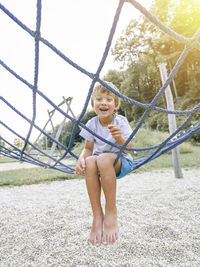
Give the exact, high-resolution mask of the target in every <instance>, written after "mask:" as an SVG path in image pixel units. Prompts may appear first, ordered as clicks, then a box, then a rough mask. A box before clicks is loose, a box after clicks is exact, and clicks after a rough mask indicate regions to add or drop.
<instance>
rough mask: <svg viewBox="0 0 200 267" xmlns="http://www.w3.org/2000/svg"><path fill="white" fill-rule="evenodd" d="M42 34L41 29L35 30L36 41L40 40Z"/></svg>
mask: <svg viewBox="0 0 200 267" xmlns="http://www.w3.org/2000/svg"><path fill="white" fill-rule="evenodd" d="M40 36H41V34H40V31H35V32H34V33H33V37H34V39H35V40H36V41H38V40H39V39H40Z"/></svg>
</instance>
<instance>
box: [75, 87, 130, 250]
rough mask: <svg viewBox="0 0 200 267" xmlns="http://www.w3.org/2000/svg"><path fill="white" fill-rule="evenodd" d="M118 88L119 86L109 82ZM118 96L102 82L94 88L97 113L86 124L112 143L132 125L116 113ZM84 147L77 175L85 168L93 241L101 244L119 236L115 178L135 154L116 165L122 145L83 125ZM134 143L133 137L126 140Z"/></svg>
mask: <svg viewBox="0 0 200 267" xmlns="http://www.w3.org/2000/svg"><path fill="white" fill-rule="evenodd" d="M108 84H109V85H110V86H111V87H112V88H114V89H115V90H116V91H118V89H117V88H116V87H115V86H114V85H113V84H112V83H108ZM119 104H120V101H119V98H118V97H117V96H116V95H115V94H113V93H112V92H110V91H109V90H108V89H107V88H105V87H103V86H102V85H101V84H99V83H98V84H97V85H96V86H95V88H94V90H93V94H92V98H91V105H92V107H93V109H94V111H95V113H96V114H97V116H96V117H94V118H92V119H91V120H89V121H88V122H87V124H86V126H87V127H88V128H89V129H91V130H92V131H93V132H95V133H97V134H98V135H99V136H101V137H103V138H104V139H106V140H109V141H110V142H112V143H115V144H118V145H123V144H124V143H125V141H126V140H127V138H128V137H129V135H130V134H131V133H132V129H131V127H130V125H129V123H128V120H127V119H126V117H124V116H121V115H118V114H116V111H117V109H118V108H119ZM80 135H81V136H82V137H83V138H84V139H85V147H84V149H83V151H82V153H81V155H80V157H79V159H78V162H77V165H76V171H75V174H76V175H81V174H82V173H84V172H85V177H86V186H87V191H88V195H89V199H90V203H91V208H92V212H93V223H92V228H91V233H90V242H91V243H92V244H93V245H96V246H99V245H100V244H101V243H102V244H104V245H108V244H112V243H114V242H115V241H116V240H117V239H118V236H119V229H118V220H117V207H116V179H119V178H122V177H123V176H125V175H126V174H127V173H129V172H130V171H131V170H132V169H133V162H132V157H131V155H130V154H128V153H126V152H123V153H122V155H121V156H120V158H119V160H118V161H117V163H116V164H115V166H114V162H115V159H116V157H117V153H118V152H119V148H116V147H114V146H112V145H109V144H107V143H105V142H103V141H101V140H100V139H99V138H97V137H95V136H94V135H92V134H91V133H89V132H88V131H87V130H85V129H82V130H81V132H80ZM127 147H132V141H131V142H129V143H128V144H127ZM101 187H102V189H103V192H104V195H105V214H104V212H103V208H102V205H101Z"/></svg>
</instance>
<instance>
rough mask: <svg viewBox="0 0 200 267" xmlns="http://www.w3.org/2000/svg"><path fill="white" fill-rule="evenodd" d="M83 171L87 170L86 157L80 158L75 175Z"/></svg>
mask: <svg viewBox="0 0 200 267" xmlns="http://www.w3.org/2000/svg"><path fill="white" fill-rule="evenodd" d="M83 172H85V159H84V158H79V160H78V163H77V165H76V169H75V175H76V176H79V175H81V174H82V173H83Z"/></svg>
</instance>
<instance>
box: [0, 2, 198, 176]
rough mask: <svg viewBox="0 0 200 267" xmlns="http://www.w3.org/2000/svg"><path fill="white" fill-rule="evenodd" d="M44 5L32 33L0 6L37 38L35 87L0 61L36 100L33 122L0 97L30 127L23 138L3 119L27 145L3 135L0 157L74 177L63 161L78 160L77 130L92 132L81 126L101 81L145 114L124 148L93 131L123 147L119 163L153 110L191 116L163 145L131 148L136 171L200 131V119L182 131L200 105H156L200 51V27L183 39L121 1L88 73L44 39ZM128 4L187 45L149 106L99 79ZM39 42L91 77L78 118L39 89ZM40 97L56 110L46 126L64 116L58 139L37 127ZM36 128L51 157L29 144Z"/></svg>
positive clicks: (156, 20) (166, 32)
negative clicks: (64, 137)
mask: <svg viewBox="0 0 200 267" xmlns="http://www.w3.org/2000/svg"><path fill="white" fill-rule="evenodd" d="M41 2H42V1H41V0H38V1H37V23H36V30H35V31H33V30H31V29H30V28H28V27H27V26H26V25H24V24H23V23H22V22H21V21H20V20H19V19H18V18H16V17H15V16H14V15H13V14H12V13H11V12H10V11H9V10H8V9H6V7H4V6H3V5H2V4H1V3H0V9H1V10H2V11H3V12H4V13H5V14H6V15H7V16H8V17H9V18H10V19H11V20H13V22H15V23H17V25H19V27H21V28H22V29H23V30H25V31H26V32H27V33H28V34H29V35H31V36H32V38H33V39H34V42H35V51H34V52H35V72H34V83H33V84H31V83H29V82H28V81H27V80H25V79H24V78H23V77H21V76H20V75H19V74H18V73H16V72H15V71H14V70H13V69H12V68H11V67H9V66H8V65H7V64H6V63H5V62H3V61H2V60H1V59H0V64H1V66H2V67H3V68H4V69H5V70H7V71H8V72H9V73H10V74H11V75H13V76H14V77H16V79H18V80H19V81H21V82H22V83H23V84H25V85H26V86H27V88H29V89H31V90H32V98H33V112H32V114H33V115H32V118H31V119H30V118H28V117H26V116H25V115H24V114H22V113H21V112H20V111H19V110H17V109H16V108H15V107H14V106H13V105H12V104H11V103H9V102H8V101H7V100H6V99H5V98H4V97H3V96H0V101H2V102H3V103H4V104H5V105H7V107H9V108H10V109H11V110H12V111H13V112H15V113H16V114H18V115H19V116H20V117H21V118H23V119H24V120H25V121H26V122H28V123H29V125H30V126H29V130H28V133H27V134H26V136H22V135H20V134H19V133H17V132H15V130H14V129H11V128H10V127H9V125H7V124H6V123H5V122H3V120H0V124H1V126H2V127H4V128H6V129H7V130H8V131H10V132H12V133H13V134H14V135H16V136H17V137H18V138H20V140H22V141H23V144H24V145H23V148H22V149H19V148H18V147H16V146H14V145H13V144H11V143H10V142H9V141H8V140H7V139H6V138H5V137H3V136H2V137H1V139H2V141H3V143H4V144H1V145H0V154H1V155H4V156H6V157H10V158H15V159H18V160H20V161H22V162H23V161H24V162H29V163H32V164H35V165H38V166H43V167H45V168H54V169H57V170H60V171H63V172H67V173H72V174H73V173H74V168H73V166H71V165H68V164H65V163H64V162H63V160H64V159H65V158H66V157H68V156H72V157H73V158H75V159H77V158H78V155H75V154H74V153H73V152H72V150H71V149H72V146H73V143H74V138H75V132H76V130H77V128H78V127H83V128H85V129H87V130H88V131H90V130H89V129H88V128H87V127H86V126H85V125H84V124H83V123H82V119H83V116H84V115H85V113H86V110H87V108H88V104H89V102H90V97H91V94H92V91H93V88H94V85H95V83H96V82H100V83H101V84H102V85H104V86H105V87H106V88H107V89H108V90H110V91H111V92H113V93H114V94H116V95H117V96H118V97H120V98H122V99H124V100H126V101H127V102H129V103H131V104H132V105H136V106H139V107H142V108H143V109H144V113H143V115H142V117H141V119H140V120H139V121H138V123H137V125H136V127H135V129H134V130H133V132H132V134H131V135H130V137H129V138H128V139H127V141H126V143H125V144H124V145H123V146H118V145H116V144H113V143H110V142H109V141H107V140H105V139H103V138H102V137H101V136H98V135H97V134H96V133H94V132H91V131H90V132H91V133H92V134H94V135H95V136H96V137H97V138H99V139H101V140H103V141H104V142H106V143H108V144H110V145H113V146H116V147H119V148H120V152H119V153H118V157H117V159H116V160H118V158H119V156H120V155H121V153H122V152H123V150H124V149H125V147H126V144H128V143H129V142H130V140H131V139H132V138H133V137H134V136H135V135H136V133H137V131H138V130H139V128H140V127H141V126H142V124H143V122H144V121H145V120H146V119H147V117H148V115H149V113H150V112H151V111H152V110H157V111H159V112H164V113H166V114H176V115H182V114H187V115H188V117H187V119H186V120H185V121H184V122H183V123H182V124H181V125H180V126H179V127H178V128H177V129H174V130H173V131H172V132H170V135H169V137H168V138H167V139H166V140H164V141H163V142H162V143H160V144H158V145H155V146H152V147H145V148H132V149H129V150H131V151H134V152H135V153H136V154H137V155H138V156H137V157H135V158H134V166H135V167H134V169H137V168H139V167H140V166H142V165H143V164H145V163H147V162H149V161H151V160H153V159H155V158H157V157H158V156H160V155H162V154H163V153H165V152H167V151H169V150H171V149H173V148H175V147H177V146H178V145H179V144H181V143H182V142H184V141H186V140H188V139H189V138H191V137H192V136H193V135H195V134H197V133H199V132H200V120H198V121H197V122H196V123H195V124H194V125H192V126H188V128H187V130H184V131H183V128H185V127H186V126H187V125H189V122H190V120H191V118H192V117H193V116H194V114H197V113H199V111H200V104H198V105H197V106H196V107H194V108H193V109H191V110H184V111H177V110H170V109H162V108H160V107H157V106H156V104H157V102H158V100H159V99H160V97H161V96H162V95H163V94H164V93H165V91H166V88H167V86H168V85H169V84H170V83H171V82H172V81H173V78H174V76H175V75H176V74H177V73H178V71H179V69H180V67H181V65H182V64H183V62H184V60H185V58H186V56H187V54H188V52H189V51H190V50H191V49H198V50H200V43H199V41H198V39H199V37H200V28H199V29H198V30H197V32H196V33H195V34H194V36H193V37H191V38H186V37H184V36H181V35H180V34H178V33H176V32H174V31H173V30H172V29H170V28H168V27H167V26H166V25H164V24H163V23H162V22H161V21H159V20H158V19H157V18H156V17H155V16H154V15H153V14H151V13H150V12H149V11H147V10H146V9H145V8H144V7H142V6H141V5H140V4H139V3H138V2H137V1H135V0H130V1H125V0H121V1H119V5H118V8H117V10H116V14H115V17H114V20H113V24H112V27H111V30H110V34H109V37H108V40H107V43H106V47H105V51H104V53H103V56H102V59H101V61H100V63H99V65H98V68H97V71H96V73H90V72H88V71H87V70H85V69H84V68H82V67H81V66H79V65H78V64H77V63H75V62H73V61H72V60H71V59H69V58H68V57H67V56H66V55H64V54H63V53H62V52H61V51H59V50H58V49H57V48H56V47H55V46H54V45H53V44H51V43H50V42H49V41H47V40H45V39H44V38H43V37H42V36H41V33H40V26H41V10H42V9H41ZM127 2H129V3H131V4H132V5H133V6H134V7H135V8H137V9H138V10H139V11H140V12H141V13H142V14H143V15H145V16H146V17H147V18H148V19H149V20H150V21H151V22H152V23H153V24H154V25H155V26H156V27H158V28H159V29H160V30H162V31H163V32H164V33H165V34H167V35H169V36H170V37H171V38H173V39H174V40H176V41H177V42H180V43H184V44H185V48H184V50H183V52H182V54H181V55H180V57H179V59H178V61H177V63H176V64H175V66H174V67H173V68H172V71H171V73H170V74H169V76H168V77H167V79H166V80H165V81H164V84H163V86H162V87H161V88H160V90H159V91H158V93H157V94H156V95H155V97H154V98H153V100H152V102H151V103H149V104H144V103H140V102H137V101H135V100H134V99H131V98H129V97H127V96H125V95H123V94H121V93H119V92H117V91H115V90H114V88H112V87H111V86H110V85H108V84H107V83H106V82H104V81H103V80H102V79H101V78H100V74H101V70H102V68H103V66H104V64H105V61H106V58H107V56H108V52H109V50H110V47H111V43H112V40H113V36H114V33H115V29H116V27H117V22H118V19H119V16H120V13H121V10H122V7H123V5H124V4H125V3H127ZM40 42H41V43H43V44H44V45H46V46H47V47H49V49H51V50H52V51H53V52H54V53H56V54H57V55H58V56H60V57H61V58H62V59H63V60H64V61H65V62H66V64H70V65H71V66H72V67H73V68H76V69H77V70H78V71H80V72H82V73H83V74H84V75H86V76H87V77H89V78H90V79H91V85H90V87H89V90H88V95H87V97H86V99H85V104H84V107H83V109H82V112H81V113H80V115H79V116H78V118H76V117H75V116H74V114H73V113H72V111H71V109H70V103H71V102H70V101H71V100H70V99H68V100H67V101H69V102H66V99H64V100H63V102H64V103H66V104H67V111H66V112H64V111H63V110H62V109H61V108H60V105H56V104H55V103H54V102H53V101H52V100H51V99H49V98H48V97H47V96H46V95H45V94H44V93H43V92H42V91H40V90H39V88H38V72H39V68H38V66H39V53H40V50H39V45H40ZM38 95H40V97H42V98H43V99H44V100H45V101H46V102H48V103H49V104H50V105H51V106H52V108H53V110H52V111H50V112H49V120H48V122H47V123H49V122H50V123H51V118H52V115H53V114H54V112H55V111H58V112H59V113H60V114H62V115H63V121H62V123H61V124H60V127H59V129H58V131H57V135H56V136H55V137H52V136H50V135H49V134H48V133H47V131H46V126H44V128H43V129H42V128H40V127H39V126H38V125H36V123H35V121H36V101H37V96H38ZM63 102H62V103H63ZM69 112H71V115H69ZM66 119H69V120H71V121H72V122H73V123H74V126H73V130H72V134H71V138H70V142H69V144H68V146H65V145H63V144H62V143H61V142H59V140H58V139H59V134H60V133H61V131H62V127H63V125H64V123H65V120H66ZM33 128H36V129H37V130H38V131H40V133H41V134H44V135H45V136H46V137H47V138H49V139H51V141H52V142H53V145H52V148H51V151H50V154H48V153H47V152H44V151H43V150H41V149H40V148H39V147H37V145H36V142H34V143H32V142H31V141H30V135H31V132H32V130H33ZM38 138H39V137H38ZM28 146H29V147H30V149H29V150H27V147H28ZM56 146H57V147H58V148H60V149H62V150H63V151H65V152H64V153H63V154H62V155H60V156H59V157H54V151H55V147H56ZM31 149H34V150H36V151H38V153H39V154H41V155H43V156H45V157H48V161H47V162H43V161H41V160H39V159H38V158H37V157H36V156H34V155H32V154H31V153H30V151H31ZM141 152H142V153H141ZM52 162H53V163H52Z"/></svg>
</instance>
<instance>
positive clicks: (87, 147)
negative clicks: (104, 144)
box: [75, 140, 94, 176]
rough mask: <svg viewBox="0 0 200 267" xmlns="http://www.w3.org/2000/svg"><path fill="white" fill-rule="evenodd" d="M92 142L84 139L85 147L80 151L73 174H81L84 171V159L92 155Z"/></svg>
mask: <svg viewBox="0 0 200 267" xmlns="http://www.w3.org/2000/svg"><path fill="white" fill-rule="evenodd" d="M93 146H94V143H93V142H90V141H88V140H86V141H85V147H84V149H83V151H82V152H81V155H80V157H79V159H78V162H77V165H76V169H75V175H76V176H78V175H81V174H82V173H83V172H85V167H86V165H85V159H86V158H87V157H89V156H91V155H92V151H93Z"/></svg>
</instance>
